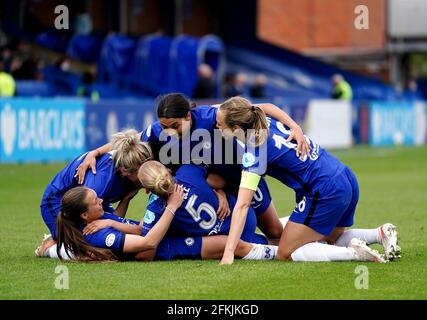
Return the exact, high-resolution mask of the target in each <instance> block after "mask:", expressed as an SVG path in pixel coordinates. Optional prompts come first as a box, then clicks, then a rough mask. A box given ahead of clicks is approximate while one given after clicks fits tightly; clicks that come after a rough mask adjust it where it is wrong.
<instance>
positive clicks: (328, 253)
mask: <svg viewBox="0 0 427 320" xmlns="http://www.w3.org/2000/svg"><path fill="white" fill-rule="evenodd" d="M291 257H292V260H293V261H306V262H320V261H349V260H356V258H355V251H354V249H353V248H343V247H338V246H333V245H329V244H324V243H318V242H311V243H307V244H305V245H303V246H302V247H300V248H298V249H296V250H295V251H294V252H293V253H292V254H291Z"/></svg>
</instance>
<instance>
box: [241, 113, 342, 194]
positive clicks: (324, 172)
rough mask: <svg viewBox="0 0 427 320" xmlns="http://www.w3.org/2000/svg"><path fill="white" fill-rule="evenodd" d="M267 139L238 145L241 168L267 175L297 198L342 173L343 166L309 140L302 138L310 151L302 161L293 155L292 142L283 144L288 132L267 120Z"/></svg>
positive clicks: (294, 145) (294, 146)
mask: <svg viewBox="0 0 427 320" xmlns="http://www.w3.org/2000/svg"><path fill="white" fill-rule="evenodd" d="M267 121H268V123H269V136H268V139H267V140H266V141H265V142H264V143H263V144H262V145H260V146H258V147H253V146H251V145H250V144H247V145H244V144H243V143H241V142H238V145H239V146H240V152H241V155H242V169H243V170H245V171H250V172H253V173H255V174H257V175H264V174H267V175H269V176H272V177H274V178H276V179H278V180H280V181H281V182H282V183H284V184H285V185H287V186H288V187H290V188H292V189H294V190H295V191H296V194H297V199H299V197H300V196H301V195H302V194H303V193H304V192H308V193H311V192H313V191H316V190H318V189H319V188H321V187H322V185H323V183H327V182H328V180H329V179H330V178H331V177H333V176H335V175H336V174H339V173H340V172H342V171H343V170H344V168H345V165H344V164H342V163H341V162H340V161H339V160H338V159H337V158H335V157H334V156H332V155H331V154H330V153H328V152H327V151H326V150H324V149H323V148H321V147H320V146H319V145H318V144H316V143H315V142H314V141H313V140H311V139H310V138H308V137H307V136H306V140H307V142H308V143H309V144H310V147H311V150H310V153H309V154H308V156H305V157H304V158H303V157H302V156H300V157H297V155H296V152H295V151H296V147H297V145H296V142H295V141H290V142H287V141H286V139H287V138H288V137H289V135H290V130H289V129H288V128H287V127H286V126H285V125H283V124H282V123H280V122H278V121H276V120H275V119H272V118H270V117H267Z"/></svg>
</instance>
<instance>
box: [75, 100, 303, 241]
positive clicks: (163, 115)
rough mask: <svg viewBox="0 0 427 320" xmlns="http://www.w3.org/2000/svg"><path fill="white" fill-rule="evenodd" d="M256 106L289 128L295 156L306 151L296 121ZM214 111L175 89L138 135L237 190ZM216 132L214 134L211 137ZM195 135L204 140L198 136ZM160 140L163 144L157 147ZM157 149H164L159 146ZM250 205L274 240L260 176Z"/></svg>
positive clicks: (277, 229)
mask: <svg viewBox="0 0 427 320" xmlns="http://www.w3.org/2000/svg"><path fill="white" fill-rule="evenodd" d="M259 108H262V109H263V110H264V111H265V112H266V113H267V114H269V115H271V116H273V117H275V118H277V119H278V120H279V121H282V122H283V123H284V124H285V125H287V126H288V127H289V128H291V129H292V130H291V132H290V135H289V140H291V139H294V140H295V141H296V142H297V147H296V153H297V156H300V155H303V156H304V155H305V154H307V152H308V151H309V145H308V143H307V141H306V140H305V138H304V135H303V133H302V130H301V128H300V127H299V126H298V124H296V123H295V122H294V121H293V120H292V119H291V118H290V117H289V116H288V115H287V114H286V113H285V112H283V111H282V110H281V109H279V108H277V107H276V106H274V105H272V104H260V105H259ZM217 111H218V108H216V107H214V106H199V107H197V108H194V105H192V104H191V103H190V101H189V100H188V99H187V98H186V97H185V96H183V95H182V94H179V93H171V94H168V95H165V96H163V97H161V98H160V99H159V102H158V107H157V115H158V118H159V121H156V122H155V123H153V124H152V125H151V126H149V127H148V128H147V129H146V130H145V131H144V132H142V134H141V139H142V140H143V141H148V142H150V145H151V147H152V149H153V153H154V155H155V156H156V158H158V159H159V160H160V162H162V163H163V164H166V165H170V164H175V165H176V164H182V163H190V162H192V163H204V164H207V165H209V172H210V173H214V174H215V173H216V174H219V175H220V176H222V177H223V178H224V179H226V182H227V185H226V186H225V191H226V192H231V193H235V194H237V191H238V187H239V185H238V182H239V181H240V173H241V171H240V166H239V165H238V163H237V161H236V154H235V152H234V151H235V149H233V148H232V152H228V153H227V152H224V150H225V149H226V148H225V147H224V142H223V140H222V139H221V133H220V132H219V131H218V130H216V123H217ZM171 135H172V136H173V135H175V136H176V137H178V138H179V139H176V138H175V139H174V138H173V137H170V136H171ZM218 136H219V139H217V137H218ZM200 138H203V139H204V140H202V142H200ZM164 146H167V147H169V148H163V149H162V147H164ZM110 149H111V145H109V144H106V145H104V146H102V147H100V148H97V149H96V150H94V151H91V152H89V153H88V154H87V156H86V159H85V161H84V162H83V163H82V164H81V165H80V166H79V168H78V170H77V176H78V177H79V182H82V181H83V178H84V173H85V171H86V170H87V169H88V167H91V168H92V171H93V170H94V167H95V163H96V157H97V156H99V155H101V154H103V153H105V152H108V151H109V150H110ZM206 149H207V150H206ZM162 150H164V151H165V152H162ZM168 150H170V151H171V152H170V153H171V154H174V155H176V156H175V158H173V157H172V159H169V158H168V159H165V157H163V155H165V154H166V153H167V151H168ZM194 151H198V152H194ZM225 151H226V150H225ZM200 153H202V155H200ZM252 207H253V208H254V209H255V213H256V215H257V225H258V226H259V228H260V229H261V231H262V232H263V233H264V234H265V235H266V236H267V237H268V238H269V239H271V240H273V239H276V241H278V239H279V238H280V235H281V233H282V231H283V226H282V224H281V222H280V221H279V218H278V215H277V213H276V209H275V208H274V205H273V202H272V201H271V196H270V193H269V190H268V186H267V183H266V181H265V180H264V178H262V179H261V181H260V182H259V184H258V188H257V191H256V193H255V196H254V198H253V203H252ZM228 213H229V212H227V214H228ZM273 241H274V240H273Z"/></svg>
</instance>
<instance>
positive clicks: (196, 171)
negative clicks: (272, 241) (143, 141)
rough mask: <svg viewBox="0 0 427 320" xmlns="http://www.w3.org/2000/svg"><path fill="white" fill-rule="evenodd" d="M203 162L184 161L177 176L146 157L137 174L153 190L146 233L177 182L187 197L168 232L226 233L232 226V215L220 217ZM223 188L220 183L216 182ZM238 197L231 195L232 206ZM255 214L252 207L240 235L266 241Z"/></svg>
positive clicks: (159, 214)
mask: <svg viewBox="0 0 427 320" xmlns="http://www.w3.org/2000/svg"><path fill="white" fill-rule="evenodd" d="M207 175H208V173H207V170H206V169H205V168H204V167H203V166H197V165H194V164H184V165H182V166H181V167H180V168H179V169H178V170H177V172H176V174H175V177H173V176H172V174H171V173H170V172H169V170H168V169H167V168H166V167H165V166H164V165H163V164H161V163H160V162H157V161H147V162H145V163H144V164H143V165H142V166H141V167H140V169H139V171H138V178H139V179H140V181H141V184H142V185H143V186H144V188H145V189H146V191H148V192H152V194H151V196H150V199H149V201H148V205H147V211H146V213H145V215H144V226H143V234H146V233H147V232H148V231H149V230H150V229H151V228H152V227H153V226H155V225H156V223H157V221H158V220H159V218H160V217H161V215H162V212H163V211H164V208H165V207H166V204H167V202H168V199H169V196H170V195H171V194H172V191H173V190H174V188H175V186H176V185H180V186H183V188H184V193H185V200H184V202H183V204H182V205H181V206H180V207H179V208H178V209H177V210H176V214H175V219H174V220H173V222H172V223H171V226H170V227H169V231H168V235H173V236H208V235H209V236H210V235H216V234H222V235H226V234H228V231H229V229H230V223H231V217H230V216H226V217H224V216H223V217H221V216H218V217H217V214H216V213H217V210H218V207H219V201H218V198H217V195H216V194H215V192H214V190H213V188H212V186H211V185H213V183H212V182H211V181H209V177H208V176H207ZM216 187H218V188H220V187H221V186H216ZM235 200H236V199H235V197H234V196H232V195H231V196H229V197H228V199H226V201H228V204H229V207H230V208H233V206H234V203H235ZM255 229H256V216H255V212H254V211H253V209H252V208H250V209H249V213H248V215H247V217H246V221H245V226H244V230H243V232H242V235H241V239H242V240H245V241H248V242H253V243H262V244H266V243H267V239H266V238H265V237H264V236H262V235H260V234H255Z"/></svg>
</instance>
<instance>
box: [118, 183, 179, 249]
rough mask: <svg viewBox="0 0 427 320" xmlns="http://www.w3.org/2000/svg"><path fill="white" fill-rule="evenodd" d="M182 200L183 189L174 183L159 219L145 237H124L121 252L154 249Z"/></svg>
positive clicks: (129, 235)
mask: <svg viewBox="0 0 427 320" xmlns="http://www.w3.org/2000/svg"><path fill="white" fill-rule="evenodd" d="M183 201H184V190H183V188H182V186H180V185H178V184H176V185H175V189H174V192H173V193H172V194H171V195H170V196H169V199H168V202H167V206H166V209H165V211H164V212H163V214H162V217H161V218H160V220H159V221H158V222H157V223H156V224H155V225H154V227H153V228H152V229H151V230H150V231H148V233H147V235H146V236H145V237H142V236H137V235H132V234H128V235H126V238H125V243H124V246H123V252H125V253H134V252H140V251H145V250H152V249H155V248H156V247H157V246H158V245H159V243H160V241H162V239H163V237H164V236H165V234H166V232H167V231H168V229H169V226H170V224H171V222H172V220H173V217H174V216H175V211H176V210H177V209H178V208H179V207H180V206H181V204H182V202H183Z"/></svg>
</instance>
